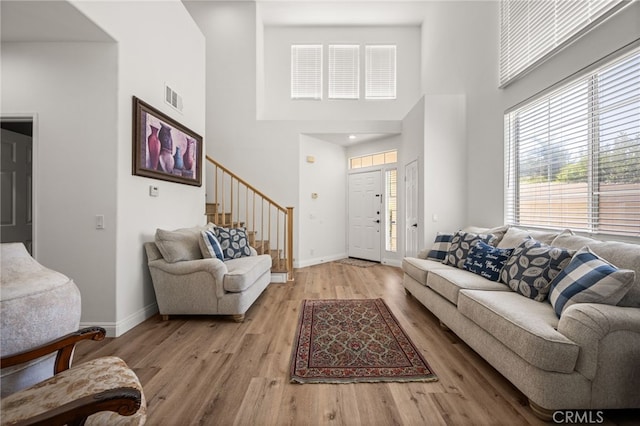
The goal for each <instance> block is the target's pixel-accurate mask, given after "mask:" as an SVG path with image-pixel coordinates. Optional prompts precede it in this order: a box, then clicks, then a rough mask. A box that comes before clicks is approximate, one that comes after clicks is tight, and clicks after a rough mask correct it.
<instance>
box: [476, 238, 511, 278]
mask: <svg viewBox="0 0 640 426" xmlns="http://www.w3.org/2000/svg"><path fill="white" fill-rule="evenodd" d="M513 250H514V249H509V248H504V249H501V248H497V247H493V246H490V245H489V244H487V243H485V242H482V241H478V242H477V243H476V244H475V245H474V246H473V247H471V250H469V254H468V255H467V260H465V262H464V269H466V270H467V271H469V272H473V273H474V274H478V275H480V276H482V277H485V278H486V279H488V280H491V281H498V280H499V279H500V271H502V268H503V267H504V264H505V262H506V261H507V259H509V256H511V252H513Z"/></svg>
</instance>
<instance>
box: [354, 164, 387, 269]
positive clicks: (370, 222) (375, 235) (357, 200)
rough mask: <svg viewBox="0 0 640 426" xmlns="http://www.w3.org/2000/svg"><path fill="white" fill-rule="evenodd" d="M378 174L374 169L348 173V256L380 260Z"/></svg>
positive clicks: (380, 195)
mask: <svg viewBox="0 0 640 426" xmlns="http://www.w3.org/2000/svg"><path fill="white" fill-rule="evenodd" d="M380 174H381V172H380V171H379V170H376V171H372V172H364V173H354V174H350V175H349V252H348V254H349V257H357V258H359V259H367V260H372V261H375V262H380V246H381V243H380V237H381V234H380V225H381V224H380V217H381V216H380V214H381V213H382V207H383V206H382V185H381V178H380Z"/></svg>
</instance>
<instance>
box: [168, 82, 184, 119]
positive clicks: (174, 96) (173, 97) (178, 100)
mask: <svg viewBox="0 0 640 426" xmlns="http://www.w3.org/2000/svg"><path fill="white" fill-rule="evenodd" d="M164 100H165V102H166V103H168V104H169V105H171V106H172V107H173V108H175V109H176V110H178V111H180V112H182V96H180V95H179V94H178V92H176V91H175V90H173V89H172V88H171V87H169V86H168V85H166V84H165V86H164Z"/></svg>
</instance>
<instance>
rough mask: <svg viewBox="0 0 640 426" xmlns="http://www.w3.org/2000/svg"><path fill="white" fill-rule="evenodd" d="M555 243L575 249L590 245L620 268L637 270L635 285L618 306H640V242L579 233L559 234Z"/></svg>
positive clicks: (602, 256) (599, 254) (596, 252)
mask: <svg viewBox="0 0 640 426" xmlns="http://www.w3.org/2000/svg"><path fill="white" fill-rule="evenodd" d="M553 245H554V246H557V247H565V248H569V249H574V250H578V249H581V248H582V247H584V246H588V247H589V248H590V249H591V251H593V252H594V253H595V254H597V255H598V256H600V257H601V258H603V259H605V260H607V261H608V262H611V263H613V264H614V265H616V266H617V267H618V268H620V269H631V270H633V271H635V272H636V278H635V280H634V282H633V286H632V287H631V289H630V290H629V291H628V292H627V294H626V295H625V296H624V297H623V298H622V300H620V302H618V306H627V307H633V308H640V244H630V243H622V242H618V241H598V240H594V239H592V238H587V237H581V236H577V235H559V236H558V237H557V238H556V239H555V240H553Z"/></svg>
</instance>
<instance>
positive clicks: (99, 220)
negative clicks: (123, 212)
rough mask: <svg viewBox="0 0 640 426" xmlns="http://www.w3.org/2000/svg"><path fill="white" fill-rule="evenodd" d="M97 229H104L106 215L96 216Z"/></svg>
mask: <svg viewBox="0 0 640 426" xmlns="http://www.w3.org/2000/svg"><path fill="white" fill-rule="evenodd" d="M96 229H104V215H103V214H99V215H96Z"/></svg>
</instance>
